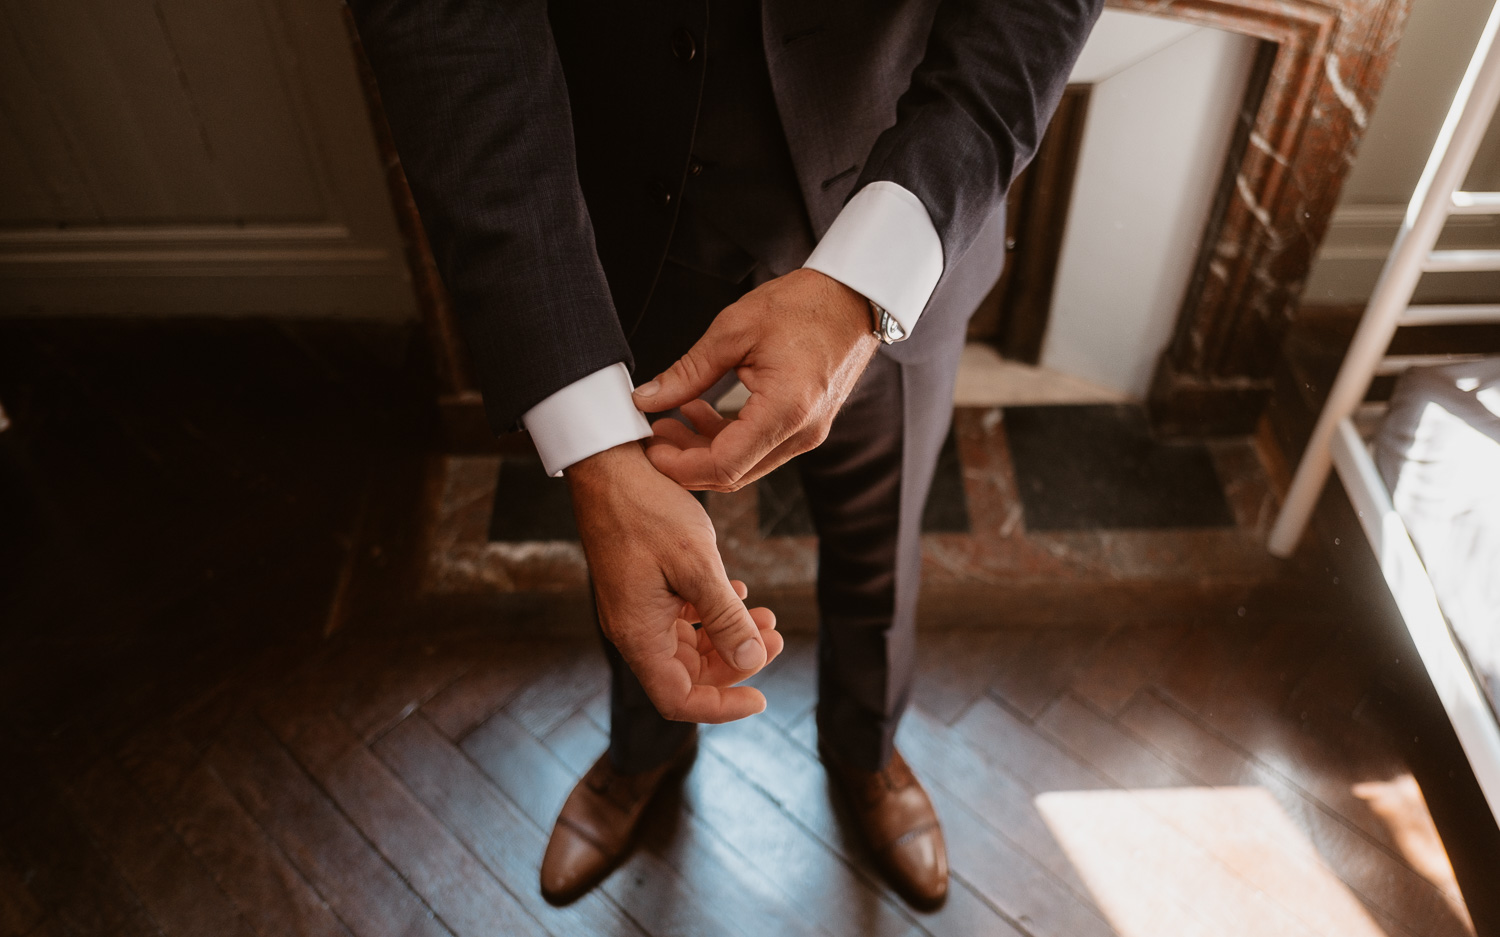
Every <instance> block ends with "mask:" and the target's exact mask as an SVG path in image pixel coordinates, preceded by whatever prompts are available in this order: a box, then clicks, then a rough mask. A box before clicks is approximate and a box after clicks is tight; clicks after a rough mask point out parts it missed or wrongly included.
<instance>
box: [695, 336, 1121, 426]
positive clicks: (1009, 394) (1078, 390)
mask: <svg viewBox="0 0 1500 937" xmlns="http://www.w3.org/2000/svg"><path fill="white" fill-rule="evenodd" d="M748 399H750V392H749V391H748V390H746V389H745V385H743V384H739V383H736V384H735V385H734V386H733V387H731V388H730V389H729V390H728V391H726V392H725V393H724V395H723V396H722V397H720V398H719V399H718V400H717V401H715V402H714V406H715V407H716V408H718V411H719V412H720V413H724V414H730V413H738V412H740V408H741V407H743V406H744V405H745V401H746V400H748ZM1129 402H1130V397H1129V396H1127V395H1125V394H1122V393H1120V392H1119V391H1117V390H1111V389H1110V388H1108V387H1100V386H1099V385H1098V384H1091V383H1089V382H1088V381H1085V380H1083V379H1082V378H1078V377H1074V376H1072V375H1071V374H1063V373H1062V372H1060V371H1053V370H1051V369H1050V368H1043V367H1039V366H1037V365H1032V364H1022V363H1020V362H1019V361H1007V360H1006V359H1004V358H1002V357H1000V353H999V352H997V351H995V349H993V348H991V347H990V346H989V345H982V344H979V343H977V342H975V343H970V344H968V345H965V346H964V354H963V358H962V359H960V361H959V364H958V382H957V384H956V385H955V386H954V388H953V405H954V406H955V407H1024V406H1037V405H1041V404H1069V403H1129Z"/></svg>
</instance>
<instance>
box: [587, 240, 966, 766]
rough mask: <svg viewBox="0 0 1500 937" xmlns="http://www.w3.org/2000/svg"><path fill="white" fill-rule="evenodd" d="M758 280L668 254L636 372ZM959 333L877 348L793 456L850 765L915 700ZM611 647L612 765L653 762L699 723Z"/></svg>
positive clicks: (822, 714) (663, 357)
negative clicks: (901, 353) (808, 520)
mask: <svg viewBox="0 0 1500 937" xmlns="http://www.w3.org/2000/svg"><path fill="white" fill-rule="evenodd" d="M752 279H753V278H751V277H747V278H746V280H745V281H744V282H742V283H739V284H732V283H728V282H725V281H724V280H721V279H717V278H715V277H710V276H707V275H705V274H702V273H698V272H696V271H693V270H690V269H688V268H687V267H684V266H681V265H679V264H676V263H673V262H671V261H668V262H667V263H666V264H664V266H663V270H662V273H661V275H660V278H659V279H658V282H657V285H656V289H655V291H654V293H653V298H652V301H651V303H650V305H649V306H648V308H647V310H646V313H645V315H644V316H643V317H642V319H641V322H640V324H639V326H638V327H637V328H636V330H635V332H634V334H633V335H632V336H631V345H632V348H633V350H634V352H635V354H636V356H637V364H638V366H637V370H636V374H637V377H638V378H640V379H644V377H646V376H650V375H653V374H656V373H658V372H660V371H661V370H663V369H665V368H666V367H667V366H668V365H670V364H671V363H672V362H673V361H675V360H676V359H677V358H678V357H680V356H681V355H682V353H683V352H685V351H686V350H687V349H688V347H690V346H691V344H692V343H693V342H694V341H696V340H697V338H698V337H700V336H701V335H702V332H703V330H704V329H706V328H707V326H708V323H710V322H711V321H712V320H713V317H714V316H715V315H717V313H718V312H719V310H721V309H722V308H724V307H725V306H727V305H729V304H730V303H732V302H734V301H735V300H736V299H738V298H739V297H740V296H741V295H743V294H744V293H745V292H746V291H747V290H748V288H749V285H750V282H751V281H752ZM962 340H963V335H962V333H958V334H957V335H956V336H955V340H954V341H952V342H950V344H952V345H953V346H954V347H952V348H944V349H940V350H938V353H936V354H931V355H926V356H923V359H922V360H920V361H917V362H911V363H898V362H897V361H896V360H895V359H894V358H892V357H890V356H888V355H886V354H885V353H884V352H880V353H877V354H876V355H875V357H874V358H873V359H872V360H871V362H870V365H869V367H868V368H867V369H866V370H865V373H864V375H863V376H862V377H861V378H860V380H859V382H858V383H857V384H856V386H855V388H854V390H853V392H852V393H851V394H850V396H849V399H848V400H847V401H846V402H845V404H844V406H843V408H842V409H841V410H840V411H839V414H838V416H837V417H836V418H835V419H834V421H833V426H832V428H831V431H830V432H829V435H828V438H827V439H826V440H825V441H824V442H823V444H822V445H821V446H819V447H817V448H816V449H813V450H812V451H810V452H807V453H804V454H802V455H800V456H798V457H797V458H796V459H795V460H794V461H793V462H792V463H791V464H792V465H794V466H795V467H796V469H797V471H798V472H799V474H800V476H801V480H802V485H803V489H804V491H805V492H806V496H807V504H808V508H809V512H810V514H811V516H812V521H813V526H814V528H815V530H816V532H817V535H818V580H817V604H818V611H819V631H818V707H817V724H818V733H819V738H820V741H821V742H822V744H823V745H824V746H825V747H826V748H828V749H829V750H831V752H832V753H833V755H834V757H835V758H837V759H838V760H839V761H840V762H841V763H843V764H845V765H847V766H849V767H851V768H857V769H862V770H877V769H879V768H881V767H884V765H885V764H886V762H887V761H888V760H889V759H890V757H891V752H892V749H893V744H894V738H895V734H896V726H897V723H898V722H899V721H900V718H901V714H902V712H903V711H904V710H905V708H906V704H907V701H908V699H909V697H910V693H911V682H912V674H913V666H914V644H915V636H916V606H917V594H918V590H919V586H920V573H921V520H922V511H923V507H924V505H925V503H926V500H927V493H928V490H929V489H930V487H931V484H932V476H933V471H934V469H935V467H936V464H937V457H938V451H939V449H940V448H941V446H942V442H943V439H944V437H945V436H946V435H947V432H948V426H949V424H950V422H951V420H952V414H953V403H952V401H953V383H954V380H955V378H956V375H957V372H958V359H959V355H960V353H961V351H962ZM729 574H730V576H731V577H732V576H734V574H735V571H734V569H733V568H730V569H729ZM751 598H752V599H753V598H754V596H752V597H751ZM604 647H605V653H606V655H607V656H608V658H609V663H610V669H611V672H612V676H613V684H612V688H611V693H610V755H611V759H612V761H613V763H614V766H615V767H616V768H617V769H618V770H620V771H623V772H627V773H635V772H639V771H645V770H648V769H650V768H653V767H656V766H658V765H660V764H661V763H663V762H664V761H665V760H666V759H667V758H668V757H670V756H671V754H672V753H673V752H675V751H676V750H677V749H678V747H679V745H680V744H681V743H682V741H683V740H684V739H685V738H686V735H687V733H688V732H689V731H690V728H691V727H690V726H689V725H688V724H686V723H680V722H671V721H669V720H666V719H664V718H662V717H661V715H659V714H658V713H657V711H656V708H655V706H654V705H652V703H651V701H650V699H649V698H648V697H647V696H646V693H645V691H644V689H642V687H641V685H640V683H639V681H637V680H636V678H635V675H634V674H632V673H631V671H630V668H629V667H628V666H626V664H625V662H624V660H623V658H621V657H620V655H619V652H618V651H616V650H615V648H614V646H613V645H612V644H611V643H610V642H609V641H608V640H605V641H604Z"/></svg>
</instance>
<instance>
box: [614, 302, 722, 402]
mask: <svg viewBox="0 0 1500 937" xmlns="http://www.w3.org/2000/svg"><path fill="white" fill-rule="evenodd" d="M748 351H749V348H748V347H745V346H744V343H743V342H742V341H740V340H738V339H737V338H736V337H735V336H733V335H731V333H730V330H729V329H727V328H723V327H721V326H720V325H719V321H718V320H717V319H716V320H715V321H714V323H713V324H712V325H710V326H709V327H708V331H707V332H705V333H703V337H702V338H700V339H698V341H697V342H695V343H694V344H693V347H692V348H689V349H688V350H687V354H685V355H683V356H682V357H681V358H678V359H677V361H675V362H674V363H673V364H672V366H671V367H670V368H667V369H666V370H665V371H663V372H662V373H660V374H658V375H657V376H656V377H655V378H654V379H653V380H650V381H647V382H646V383H644V384H642V385H641V386H640V387H637V388H636V390H635V405H636V408H637V409H639V410H641V411H642V412H644V413H661V412H663V411H665V410H670V409H672V408H673V407H680V406H682V405H683V404H685V403H687V402H688V401H690V400H697V399H698V398H699V397H701V396H703V395H704V394H705V393H707V392H708V390H709V388H711V387H713V386H714V384H715V383H717V382H718V380H719V378H721V377H723V376H724V375H725V374H728V373H729V371H730V369H731V368H734V367H735V366H737V365H738V364H739V363H740V362H741V361H742V360H744V357H745V355H746V353H747V352H748Z"/></svg>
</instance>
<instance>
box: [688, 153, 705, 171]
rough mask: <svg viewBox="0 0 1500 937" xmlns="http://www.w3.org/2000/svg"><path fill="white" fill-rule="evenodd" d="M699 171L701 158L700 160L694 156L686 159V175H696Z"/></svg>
mask: <svg viewBox="0 0 1500 937" xmlns="http://www.w3.org/2000/svg"><path fill="white" fill-rule="evenodd" d="M701 172H703V161H702V160H700V159H699V158H698V157H696V156H694V157H693V158H692V159H690V160H688V175H690V176H696V175H698V174H699V173H701Z"/></svg>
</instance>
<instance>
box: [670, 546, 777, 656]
mask: <svg viewBox="0 0 1500 937" xmlns="http://www.w3.org/2000/svg"><path fill="white" fill-rule="evenodd" d="M679 594H680V595H682V597H683V598H685V599H687V600H688V601H689V602H690V603H692V605H693V608H695V609H696V610H697V612H698V617H699V620H701V621H702V622H703V633H704V634H706V635H708V640H709V641H710V642H711V643H712V644H713V646H714V650H716V651H718V652H719V656H720V657H721V658H723V659H724V662H725V663H727V664H729V666H731V667H733V668H734V669H736V670H741V671H745V672H746V673H754V672H755V671H757V670H759V669H760V668H762V667H764V666H765V664H766V660H767V655H766V645H765V639H764V638H762V637H761V634H760V629H759V628H758V627H756V624H755V620H754V619H753V618H751V617H750V612H749V611H748V610H747V609H746V608H745V603H744V602H743V601H741V600H740V597H739V596H738V595H736V594H735V589H734V587H733V586H732V585H731V584H730V582H729V578H728V576H727V575H725V573H724V572H723V570H722V569H717V570H711V571H710V570H704V571H703V573H701V574H700V575H698V576H696V577H693V581H692V583H691V585H690V586H689V589H688V590H679Z"/></svg>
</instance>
